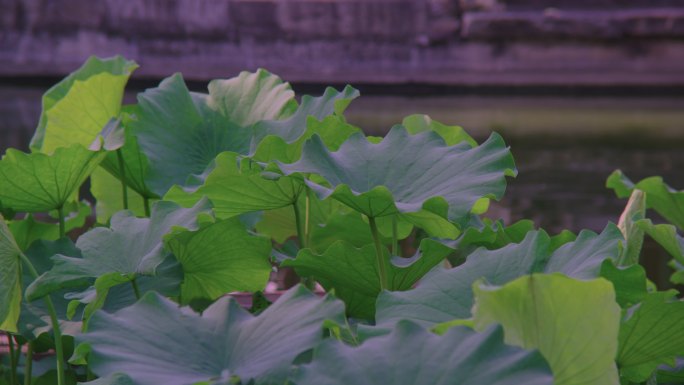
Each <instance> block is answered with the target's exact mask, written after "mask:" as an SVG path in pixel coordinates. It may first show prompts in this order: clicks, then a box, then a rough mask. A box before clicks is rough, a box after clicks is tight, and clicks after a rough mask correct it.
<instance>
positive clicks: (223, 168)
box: [164, 152, 305, 218]
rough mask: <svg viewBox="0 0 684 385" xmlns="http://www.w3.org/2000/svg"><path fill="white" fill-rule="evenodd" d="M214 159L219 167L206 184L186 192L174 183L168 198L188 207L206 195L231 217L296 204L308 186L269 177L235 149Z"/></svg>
mask: <svg viewBox="0 0 684 385" xmlns="http://www.w3.org/2000/svg"><path fill="white" fill-rule="evenodd" d="M214 162H215V167H214V169H213V170H212V171H211V173H209V175H208V176H207V178H206V180H205V182H204V185H202V187H200V188H198V189H197V190H196V191H194V192H192V193H186V192H185V191H183V189H182V188H181V187H179V186H174V187H173V188H172V189H171V190H170V191H169V193H168V194H166V196H165V197H164V199H166V200H170V201H174V202H178V203H179V204H181V205H182V206H186V207H187V206H190V205H193V204H194V203H195V202H197V201H198V200H200V199H201V198H202V197H204V196H206V197H207V198H209V200H211V202H212V204H213V207H214V212H215V213H216V216H217V217H219V218H231V217H234V216H236V215H239V214H243V213H249V212H253V211H259V210H273V209H277V208H280V207H285V206H289V205H292V203H293V202H295V201H296V200H297V198H298V197H299V194H301V193H302V191H303V190H304V187H305V186H304V184H303V183H302V182H301V181H300V180H297V179H296V178H292V177H282V178H278V179H277V180H272V179H266V178H264V177H263V176H262V173H263V170H262V168H261V167H260V166H259V165H258V164H256V163H254V162H252V161H251V160H249V159H243V160H242V161H241V159H240V156H239V155H238V154H236V153H234V152H224V153H222V154H220V155H218V156H217V157H216V159H215V161H214Z"/></svg>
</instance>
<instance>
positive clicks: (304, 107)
mask: <svg viewBox="0 0 684 385" xmlns="http://www.w3.org/2000/svg"><path fill="white" fill-rule="evenodd" d="M358 96H359V91H357V90H356V89H354V88H352V87H350V86H347V87H345V88H344V90H342V92H339V91H337V90H335V89H334V88H332V87H328V88H326V90H325V93H324V94H323V95H322V96H319V97H311V96H309V95H305V96H304V97H302V104H301V105H300V106H299V108H298V109H297V111H296V112H295V113H294V114H293V115H292V116H290V117H289V118H287V119H282V120H266V121H262V122H259V123H258V124H256V125H255V126H254V139H253V141H252V149H253V151H252V153H253V154H252V156H253V158H254V159H256V160H259V161H269V160H279V161H282V162H294V161H295V160H297V159H299V157H300V155H301V152H302V146H303V145H304V143H305V142H306V140H307V139H309V138H311V137H312V136H313V135H314V134H316V135H318V136H319V137H320V138H321V140H322V141H323V143H324V144H325V145H326V146H327V147H328V148H330V149H332V150H336V149H338V148H339V147H340V145H341V144H342V143H343V142H344V141H345V140H346V139H347V138H348V137H349V136H350V135H352V134H354V133H357V132H360V131H361V130H359V128H357V127H354V126H352V125H350V124H348V123H347V122H346V121H345V120H344V117H343V116H342V114H343V113H344V110H345V109H346V108H347V106H348V105H349V103H351V101H352V100H353V99H355V98H357V97H358Z"/></svg>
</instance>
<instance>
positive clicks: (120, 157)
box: [116, 149, 128, 210]
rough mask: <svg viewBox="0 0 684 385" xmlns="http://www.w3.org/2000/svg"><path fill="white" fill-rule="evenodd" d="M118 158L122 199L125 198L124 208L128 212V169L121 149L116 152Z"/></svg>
mask: <svg viewBox="0 0 684 385" xmlns="http://www.w3.org/2000/svg"><path fill="white" fill-rule="evenodd" d="M116 157H117V159H118V160H119V177H120V178H121V197H122V198H123V208H124V210H128V188H127V187H126V169H125V166H124V159H123V154H122V153H121V149H118V150H116Z"/></svg>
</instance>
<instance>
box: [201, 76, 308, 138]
mask: <svg viewBox="0 0 684 385" xmlns="http://www.w3.org/2000/svg"><path fill="white" fill-rule="evenodd" d="M208 88H209V99H208V100H207V103H208V104H209V107H211V108H212V109H214V110H217V111H219V112H220V113H221V114H222V115H223V116H225V117H227V118H228V119H230V120H231V121H232V122H234V123H236V124H238V125H239V126H242V127H247V126H251V125H252V124H255V123H257V122H259V121H262V120H277V119H285V118H287V117H289V116H290V115H292V113H293V112H294V111H295V110H296V109H297V101H296V100H295V98H294V96H295V94H294V91H292V88H291V87H290V84H289V83H286V82H283V81H282V79H280V78H279V77H278V76H276V75H274V74H271V73H270V72H268V71H266V70H264V69H259V70H257V71H256V72H247V71H243V72H240V74H239V75H238V76H236V77H234V78H231V79H215V80H212V81H211V82H209V87H208Z"/></svg>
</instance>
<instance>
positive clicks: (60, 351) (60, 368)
mask: <svg viewBox="0 0 684 385" xmlns="http://www.w3.org/2000/svg"><path fill="white" fill-rule="evenodd" d="M60 213H61V209H60ZM19 256H20V258H21V260H22V261H23V262H24V264H25V265H26V267H27V268H28V271H29V273H30V274H31V276H32V277H33V279H37V278H38V272H37V271H36V268H35V267H33V264H32V263H31V261H30V260H29V259H28V258H27V257H26V255H24V253H20V254H19ZM43 301H44V302H45V306H46V307H47V311H48V313H49V314H50V321H51V323H52V332H53V333H54V339H55V353H56V356H57V385H65V384H66V382H65V380H64V374H65V372H66V369H65V367H64V347H63V346H62V329H61V328H60V326H59V319H57V311H56V310H55V305H54V304H53V303H52V299H51V298H50V295H46V296H45V297H43Z"/></svg>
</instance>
